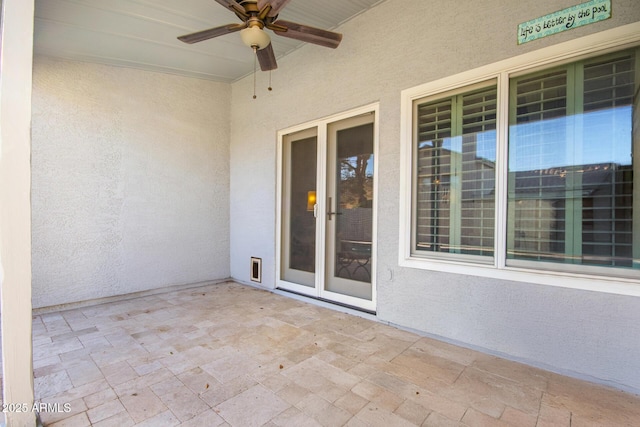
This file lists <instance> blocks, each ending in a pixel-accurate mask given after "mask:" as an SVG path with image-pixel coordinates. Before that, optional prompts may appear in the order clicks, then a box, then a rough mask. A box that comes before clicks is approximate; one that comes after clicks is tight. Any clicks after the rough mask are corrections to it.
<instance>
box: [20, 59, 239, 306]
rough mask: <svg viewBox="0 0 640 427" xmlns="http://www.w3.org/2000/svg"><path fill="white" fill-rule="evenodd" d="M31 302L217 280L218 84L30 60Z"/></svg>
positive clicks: (223, 196)
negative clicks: (32, 67)
mask: <svg viewBox="0 0 640 427" xmlns="http://www.w3.org/2000/svg"><path fill="white" fill-rule="evenodd" d="M33 76H34V81H33V127H32V135H33V143H32V175H33V190H32V211H33V219H32V230H33V245H32V254H33V303H34V307H48V306H53V305H57V304H63V303H68V302H78V301H85V300H92V299H96V298H102V297H109V296H113V295H122V294H128V293H133V292H138V291H145V290H150V289H154V288H162V287H166V286H170V285H182V284H191V283H196V282H201V281H209V280H215V279H223V278H227V277H228V276H229V111H228V106H229V103H230V95H231V90H230V86H229V85H228V84H225V83H216V82H211V81H206V80H199V79H193V78H185V77H178V76H172V75H166V74H159V73H151V72H145V71H139V70H133V69H127V68H118V67H110V66H105V65H96V64H86V63H78V62H68V61H61V60H54V59H50V58H46V57H36V58H35V63H34V74H33Z"/></svg>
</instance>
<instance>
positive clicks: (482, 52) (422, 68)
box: [231, 0, 640, 391]
mask: <svg viewBox="0 0 640 427" xmlns="http://www.w3.org/2000/svg"><path fill="white" fill-rule="evenodd" d="M612 3H613V17H612V18H611V19H609V20H606V21H602V22H598V23H595V24H592V25H588V26H585V27H581V28H578V29H573V30H571V31H567V32H564V33H561V34H557V35H554V36H550V37H547V38H544V39H541V40H537V41H534V42H530V43H526V44H524V45H520V46H519V45H518V44H517V42H516V28H517V25H518V24H519V23H522V22H525V21H528V20H530V19H533V18H537V17H539V16H543V15H546V14H548V13H551V12H554V11H557V10H559V9H562V8H565V7H569V6H572V5H574V4H576V2H575V1H573V0H541V1H536V2H516V1H511V0H492V1H483V2H478V1H466V0H464V1H456V2H450V1H444V0H440V1H438V0H430V1H424V0H387V1H385V2H383V3H381V4H380V5H379V6H378V7H375V8H374V9H372V10H370V11H368V12H366V13H364V14H362V15H360V16H358V17H356V18H355V19H353V20H351V21H349V22H347V23H346V24H344V25H343V26H341V27H340V28H338V29H337V30H338V31H340V32H342V33H343V34H344V39H343V42H342V44H341V45H340V47H339V48H338V49H336V50H329V49H325V48H321V47H318V46H305V47H303V48H301V49H299V50H298V51H296V52H294V53H293V54H290V55H288V56H286V57H285V58H282V59H280V60H279V62H278V64H279V68H278V70H277V71H275V72H273V76H272V79H273V85H272V86H273V88H274V90H273V92H267V90H266V87H267V82H268V74H266V73H260V74H259V75H258V76H257V80H258V94H257V95H258V97H257V99H255V100H254V99H252V96H251V95H252V90H253V89H252V85H253V78H252V77H247V78H245V79H243V80H241V81H239V82H236V83H235V84H233V96H232V115H231V129H232V131H231V194H232V199H231V274H232V276H233V277H234V278H237V279H238V280H241V281H246V282H248V281H249V267H248V266H249V258H250V257H251V256H258V257H261V258H263V268H264V271H263V286H265V287H273V286H274V280H275V270H274V269H275V244H274V242H275V241H276V238H277V236H276V228H275V224H276V218H275V212H276V209H275V207H276V132H277V131H278V130H280V129H285V128H288V127H291V126H293V125H296V124H299V123H305V122H307V121H310V120H314V119H319V118H323V117H326V116H329V115H332V114H335V113H339V112H342V111H346V110H349V109H352V108H355V107H358V106H361V105H366V104H369V103H372V102H379V103H380V135H379V137H380V150H379V153H378V160H379V168H378V184H379V199H378V218H379V220H378V224H377V225H378V240H377V249H378V257H377V259H376V260H375V266H376V269H377V273H378V274H377V276H378V282H377V292H378V302H377V311H378V317H379V318H380V319H381V320H384V321H389V322H392V323H395V324H398V325H401V326H403V327H408V328H413V329H416V330H419V331H422V332H424V333H427V334H430V335H433V336H437V337H441V338H443V339H446V340H450V341H453V342H457V343H462V344H464V345H468V346H471V347H474V348H480V349H484V350H486V351H489V352H492V353H495V354H501V355H505V356H507V357H510V358H512V359H516V360H521V361H525V362H527V363H530V364H534V365H537V366H542V367H545V368H548V369H552V370H555V371H559V372H564V373H569V374H572V375H576V376H580V377H583V378H592V379H596V380H597V381H601V382H605V383H609V384H613V385H616V386H618V387H621V388H625V389H631V390H636V391H640V358H638V357H637V355H638V354H640V340H638V339H637V337H639V336H640V299H639V298H637V297H629V296H622V295H614V294H608V293H605V292H588V291H583V290H577V289H566V288H563V287H561V286H547V285H535V284H528V283H522V282H508V281H501V280H495V279H488V278H480V277H473V276H465V275H460V274H446V273H440V272H432V271H426V270H417V269H412V268H401V267H399V266H398V244H399V243H398V239H399V221H400V220H399V204H400V203H401V198H400V174H401V171H402V170H403V169H404V167H405V166H404V165H402V164H401V160H400V142H399V139H400V94H401V91H402V90H404V89H407V88H411V87H414V86H416V85H419V84H423V83H427V82H431V81H434V80H436V79H440V78H443V77H446V76H450V75H453V74H456V73H460V72H463V71H467V70H471V69H474V68H477V67H480V66H483V65H486V64H491V63H494V62H497V61H500V60H503V59H507V58H510V57H513V56H516V55H520V54H524V53H527V52H531V51H534V50H537V49H540V48H543V47H545V46H550V45H553V44H557V43H560V42H563V41H568V40H571V39H574V38H578V37H581V36H585V35H588V34H593V33H597V32H600V31H602V30H605V29H609V28H613V27H616V26H620V25H623V24H627V23H631V22H636V21H639V20H640V7H638V2H637V0H612ZM246 200H251V203H246Z"/></svg>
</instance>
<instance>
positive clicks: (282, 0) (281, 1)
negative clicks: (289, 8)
mask: <svg viewBox="0 0 640 427" xmlns="http://www.w3.org/2000/svg"><path fill="white" fill-rule="evenodd" d="M217 1H218V2H220V1H224V0H217ZM290 1H291V0H258V9H260V10H262V8H263V7H265V6H266V5H267V4H270V5H271V10H270V11H269V13H268V14H267V16H268V17H271V18H272V17H274V16H276V15H277V14H278V13H280V11H281V10H282V9H283V8H284V7H285V6H286V5H287V4H288V3H289V2H290Z"/></svg>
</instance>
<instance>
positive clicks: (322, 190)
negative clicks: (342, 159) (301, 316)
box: [276, 103, 380, 311]
mask: <svg viewBox="0 0 640 427" xmlns="http://www.w3.org/2000/svg"><path fill="white" fill-rule="evenodd" d="M371 113H373V114H374V121H373V128H374V131H373V177H374V178H373V229H372V234H371V236H372V238H371V240H372V245H371V263H372V269H371V291H372V293H371V301H368V300H364V299H361V298H354V297H351V296H347V295H343V294H339V293H335V292H329V291H327V290H325V289H324V288H325V286H324V285H325V271H326V264H325V263H326V255H325V254H326V215H325V212H327V206H326V200H327V185H326V182H327V140H328V135H327V129H328V126H329V124H330V123H333V122H338V121H341V120H344V119H348V118H351V117H356V116H359V115H364V114H371ZM379 117H380V116H379V104H378V103H374V104H369V105H365V106H362V107H359V108H355V109H352V110H349V111H345V112H342V113H338V114H335V115H332V116H329V117H325V118H322V119H319V120H314V121H311V122H307V123H302V124H299V125H296V126H292V127H289V128H286V129H282V130H280V131H278V133H277V177H276V184H277V187H276V200H277V203H276V287H277V288H281V289H285V290H289V291H293V292H296V293H299V294H303V295H307V296H310V297H313V298H319V299H323V300H328V301H332V302H336V303H340V304H346V305H349V306H352V307H357V308H361V309H364V310H368V311H375V310H376V260H377V244H376V242H377V223H378V221H377V212H378V208H377V206H378V151H379V150H378V145H379V137H378V134H379ZM314 127H315V128H317V146H318V162H317V164H318V169H317V181H316V182H317V188H316V200H317V205H318V206H317V212H318V215H317V218H316V272H315V279H316V280H315V287H314V288H311V287H308V286H303V285H299V284H297V283H293V282H289V281H286V280H284V279H283V278H282V271H281V265H282V236H283V234H282V233H283V226H284V224H283V223H282V214H283V212H282V206H283V188H282V187H283V184H284V182H283V173H284V172H285V171H284V170H283V167H284V162H283V155H284V144H283V141H284V137H285V136H286V135H289V134H292V133H296V132H300V131H303V130H306V129H309V128H314Z"/></svg>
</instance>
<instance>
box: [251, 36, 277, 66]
mask: <svg viewBox="0 0 640 427" xmlns="http://www.w3.org/2000/svg"><path fill="white" fill-rule="evenodd" d="M256 55H257V56H258V62H259V63H260V69H261V70H262V71H269V70H275V69H276V68H278V64H277V63H276V55H275V53H273V46H272V45H271V43H269V45H268V46H267V47H265V48H264V49H260V50H258V51H256Z"/></svg>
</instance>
